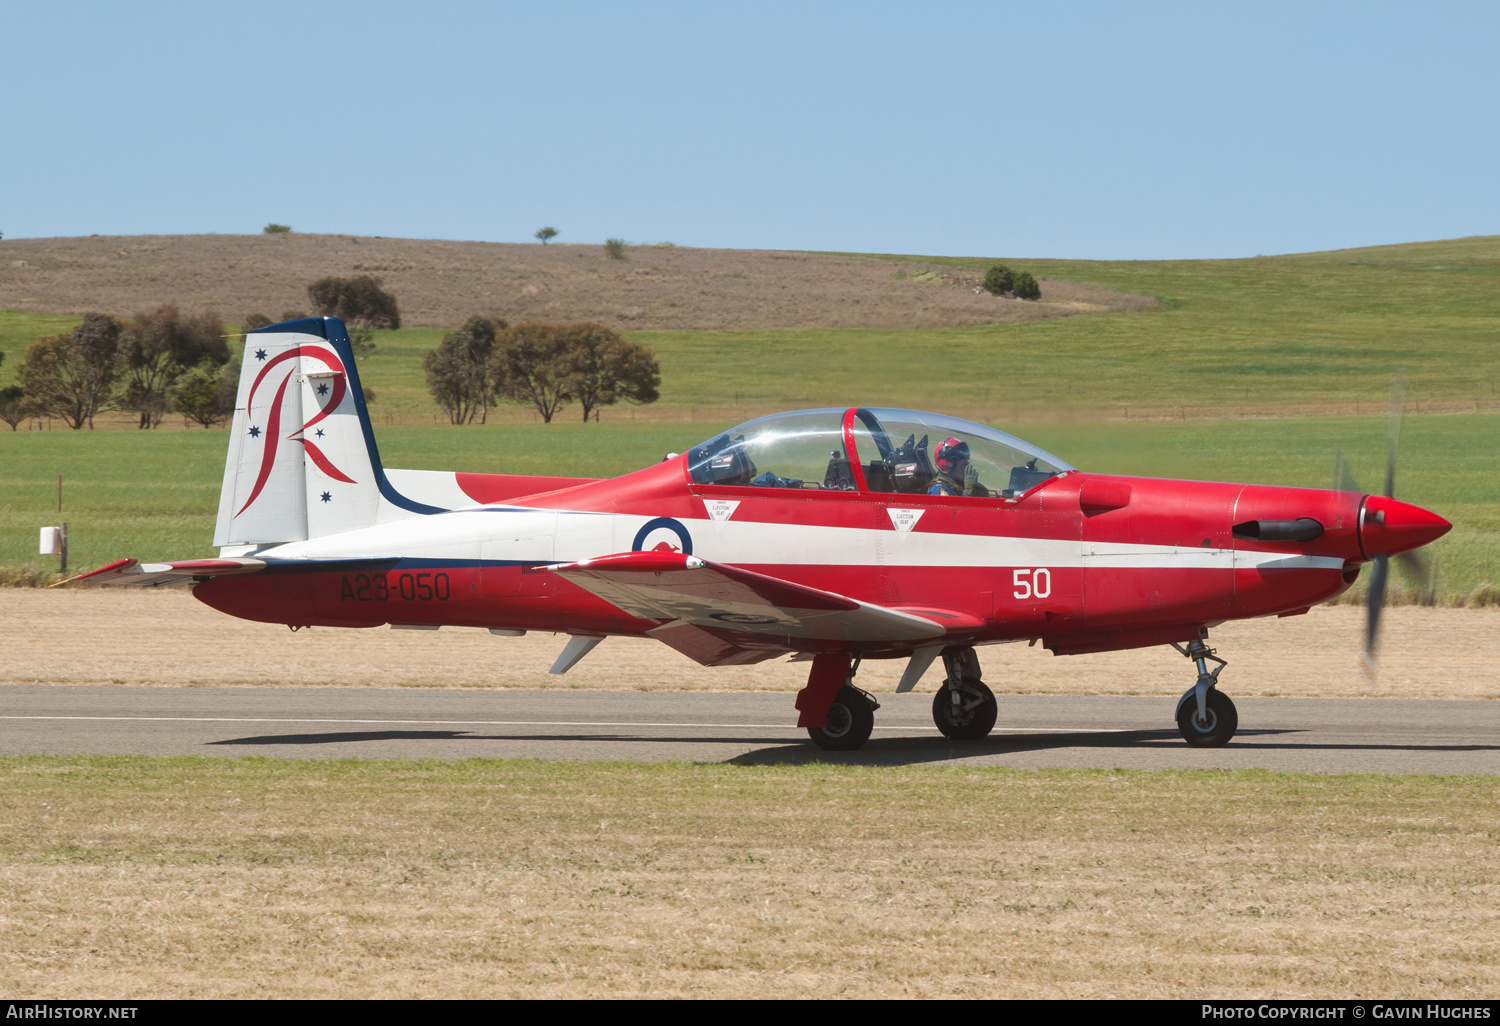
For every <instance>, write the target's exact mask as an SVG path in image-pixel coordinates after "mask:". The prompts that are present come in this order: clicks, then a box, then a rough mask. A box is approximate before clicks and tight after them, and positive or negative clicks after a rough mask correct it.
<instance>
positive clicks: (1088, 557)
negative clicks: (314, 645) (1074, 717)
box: [257, 507, 1344, 570]
mask: <svg viewBox="0 0 1500 1026" xmlns="http://www.w3.org/2000/svg"><path fill="white" fill-rule="evenodd" d="M654 519H657V518H655V517H647V516H639V515H633V514H614V513H587V512H584V513H579V512H574V511H557V510H528V509H523V508H517V507H481V508H479V509H475V510H462V511H456V512H452V513H443V514H436V515H433V516H423V517H411V518H408V519H404V520H399V521H395V522H392V523H387V524H380V525H377V526H375V527H370V528H365V529H363V530H358V531H349V532H347V533H344V534H338V535H331V536H328V537H323V538H317V539H313V540H311V541H305V542H293V543H291V544H288V545H282V546H277V547H276V548H273V549H267V550H264V551H262V552H260V553H257V555H259V556H261V557H271V558H280V559H351V558H352V559H365V558H372V557H379V556H400V557H405V558H412V559H455V560H476V559H478V560H495V561H519V562H527V561H536V562H546V563H557V562H574V561H579V560H585V559H592V558H596V557H598V556H605V555H611V554H613V553H617V552H628V551H630V550H631V548H632V546H633V545H634V544H635V540H636V536H637V534H638V532H640V531H641V530H642V528H643V527H645V526H646V525H647V524H648V523H650V522H651V521H652V520H654ZM676 522H677V523H678V524H680V525H681V526H682V527H683V528H684V529H685V530H686V531H687V532H688V533H689V535H690V536H691V539H692V553H693V555H695V556H700V557H702V558H704V559H708V560H712V561H714V562H718V563H729V564H734V565H761V566H765V565H771V566H775V565H783V566H803V565H805V566H887V567H979V568H986V567H990V568H1008V567H1033V566H1034V567H1052V568H1070V567H1071V568H1099V569H1122V570H1124V569H1172V570H1234V569H1287V570H1291V569H1323V570H1328V569H1339V568H1341V567H1342V566H1343V565H1344V560H1342V559H1341V558H1339V557H1336V556H1311V555H1301V554H1296V553H1284V552H1250V551H1242V550H1235V549H1224V548H1207V549H1205V548H1196V547H1189V546H1175V545H1145V544H1136V543H1123V542H1094V541H1090V542H1083V541H1073V540H1065V539H1048V538H1025V537H1004V536H997V535H976V534H945V533H942V532H939V531H933V530H923V529H922V527H923V526H924V525H922V524H918V525H917V527H916V528H915V529H913V530H910V531H897V530H895V529H894V528H885V529H873V528H862V527H825V526H809V525H803V524H787V523H768V522H763V521H748V520H734V519H729V520H723V521H715V520H710V519H707V518H706V517H705V518H704V519H686V518H684V519H681V520H678V521H676ZM658 530H659V531H661V532H662V537H661V540H665V541H666V542H667V543H668V544H673V545H675V544H676V543H677V539H676V538H675V536H673V535H672V534H671V532H670V531H669V530H667V529H658ZM656 541H657V538H656V535H655V534H653V535H652V536H651V538H650V539H649V540H648V541H647V542H646V543H645V547H646V548H651V547H653V545H654V544H655V542H656Z"/></svg>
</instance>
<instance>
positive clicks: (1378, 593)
mask: <svg viewBox="0 0 1500 1026" xmlns="http://www.w3.org/2000/svg"><path fill="white" fill-rule="evenodd" d="M1371 562H1372V563H1374V567H1373V569H1372V570H1371V572H1370V593H1369V595H1368V596H1367V597H1366V599H1365V651H1364V655H1363V656H1362V657H1361V658H1362V661H1363V662H1364V664H1365V673H1366V674H1368V675H1369V676H1371V677H1373V676H1375V669H1376V665H1375V652H1376V649H1377V647H1378V645H1379V642H1380V613H1381V611H1382V610H1383V609H1384V608H1385V586H1386V579H1387V577H1388V576H1389V575H1390V572H1391V560H1390V557H1389V556H1376V557H1375V558H1374V559H1373V560H1371Z"/></svg>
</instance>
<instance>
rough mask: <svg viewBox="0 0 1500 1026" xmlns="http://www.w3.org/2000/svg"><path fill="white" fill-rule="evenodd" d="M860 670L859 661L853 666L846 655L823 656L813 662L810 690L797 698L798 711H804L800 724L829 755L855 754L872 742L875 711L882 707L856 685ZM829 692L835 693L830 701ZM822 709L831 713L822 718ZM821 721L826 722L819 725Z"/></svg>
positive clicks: (805, 689)
mask: <svg viewBox="0 0 1500 1026" xmlns="http://www.w3.org/2000/svg"><path fill="white" fill-rule="evenodd" d="M858 670H859V660H858V659H855V660H853V662H852V663H851V662H850V660H849V657H848V656H846V655H842V654H839V655H833V654H828V655H823V654H820V655H818V656H817V657H816V658H815V659H814V660H813V667H812V672H811V674H810V675H809V677H808V682H807V687H805V688H803V689H802V692H801V693H800V694H799V695H798V696H797V708H798V709H801V710H802V718H801V719H799V721H798V724H797V725H798V726H801V727H806V728H807V736H808V737H810V738H812V742H813V744H815V745H817V746H818V747H819V748H821V749H823V750H824V751H826V752H852V751H855V750H856V749H858V748H860V747H862V746H863V745H864V743H865V742H866V741H868V740H870V733H871V731H873V730H874V729H875V710H876V709H879V708H880V704H879V703H878V702H876V701H875V699H874V697H873V696H872V695H871V694H870V693H869V692H868V691H862V690H861V689H859V688H857V687H855V686H854V674H855V673H856V672H857V671H858ZM829 691H832V692H833V695H832V700H831V701H830V700H829V698H828V692H829ZM820 693H821V694H820ZM824 702H827V703H828V704H827V705H826V706H824V705H823V703H824ZM821 708H826V709H827V710H828V711H827V713H826V715H824V716H821V717H820V716H818V714H817V713H818V710H819V709H821ZM820 718H821V719H822V720H823V722H822V723H816V721H817V720H818V719H820ZM815 724H816V725H815Z"/></svg>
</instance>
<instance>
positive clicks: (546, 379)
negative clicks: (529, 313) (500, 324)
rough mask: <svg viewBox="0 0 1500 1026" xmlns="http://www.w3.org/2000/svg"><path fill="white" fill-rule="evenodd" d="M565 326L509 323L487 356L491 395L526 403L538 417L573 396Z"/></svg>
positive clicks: (549, 419)
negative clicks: (492, 393) (493, 391)
mask: <svg viewBox="0 0 1500 1026" xmlns="http://www.w3.org/2000/svg"><path fill="white" fill-rule="evenodd" d="M569 348H570V347H569V344H568V332H567V329H566V328H561V327H559V326H557V325H555V324H538V323H536V322H528V323H526V324H513V325H511V326H510V327H509V328H506V329H505V330H504V331H502V332H500V333H499V334H498V335H496V337H495V352H494V354H493V355H492V356H491V357H490V380H491V381H492V382H493V383H494V389H495V394H496V395H498V396H500V397H502V398H505V399H510V400H512V401H513V402H518V403H530V404H531V405H532V407H533V408H534V409H535V410H536V412H537V413H539V414H541V415H542V420H543V421H544V422H546V423H548V424H550V423H552V417H553V416H554V415H555V414H556V413H557V411H558V410H560V409H562V408H563V407H564V406H566V405H567V404H568V401H569V400H571V399H572V398H573V395H572V393H571V392H570V391H569V386H570V384H571V381H572V377H571V372H570V366H569Z"/></svg>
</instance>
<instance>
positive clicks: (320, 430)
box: [318, 428, 323, 438]
mask: <svg viewBox="0 0 1500 1026" xmlns="http://www.w3.org/2000/svg"><path fill="white" fill-rule="evenodd" d="M318 437H319V438H322V437H323V429H322V428H318Z"/></svg>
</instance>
